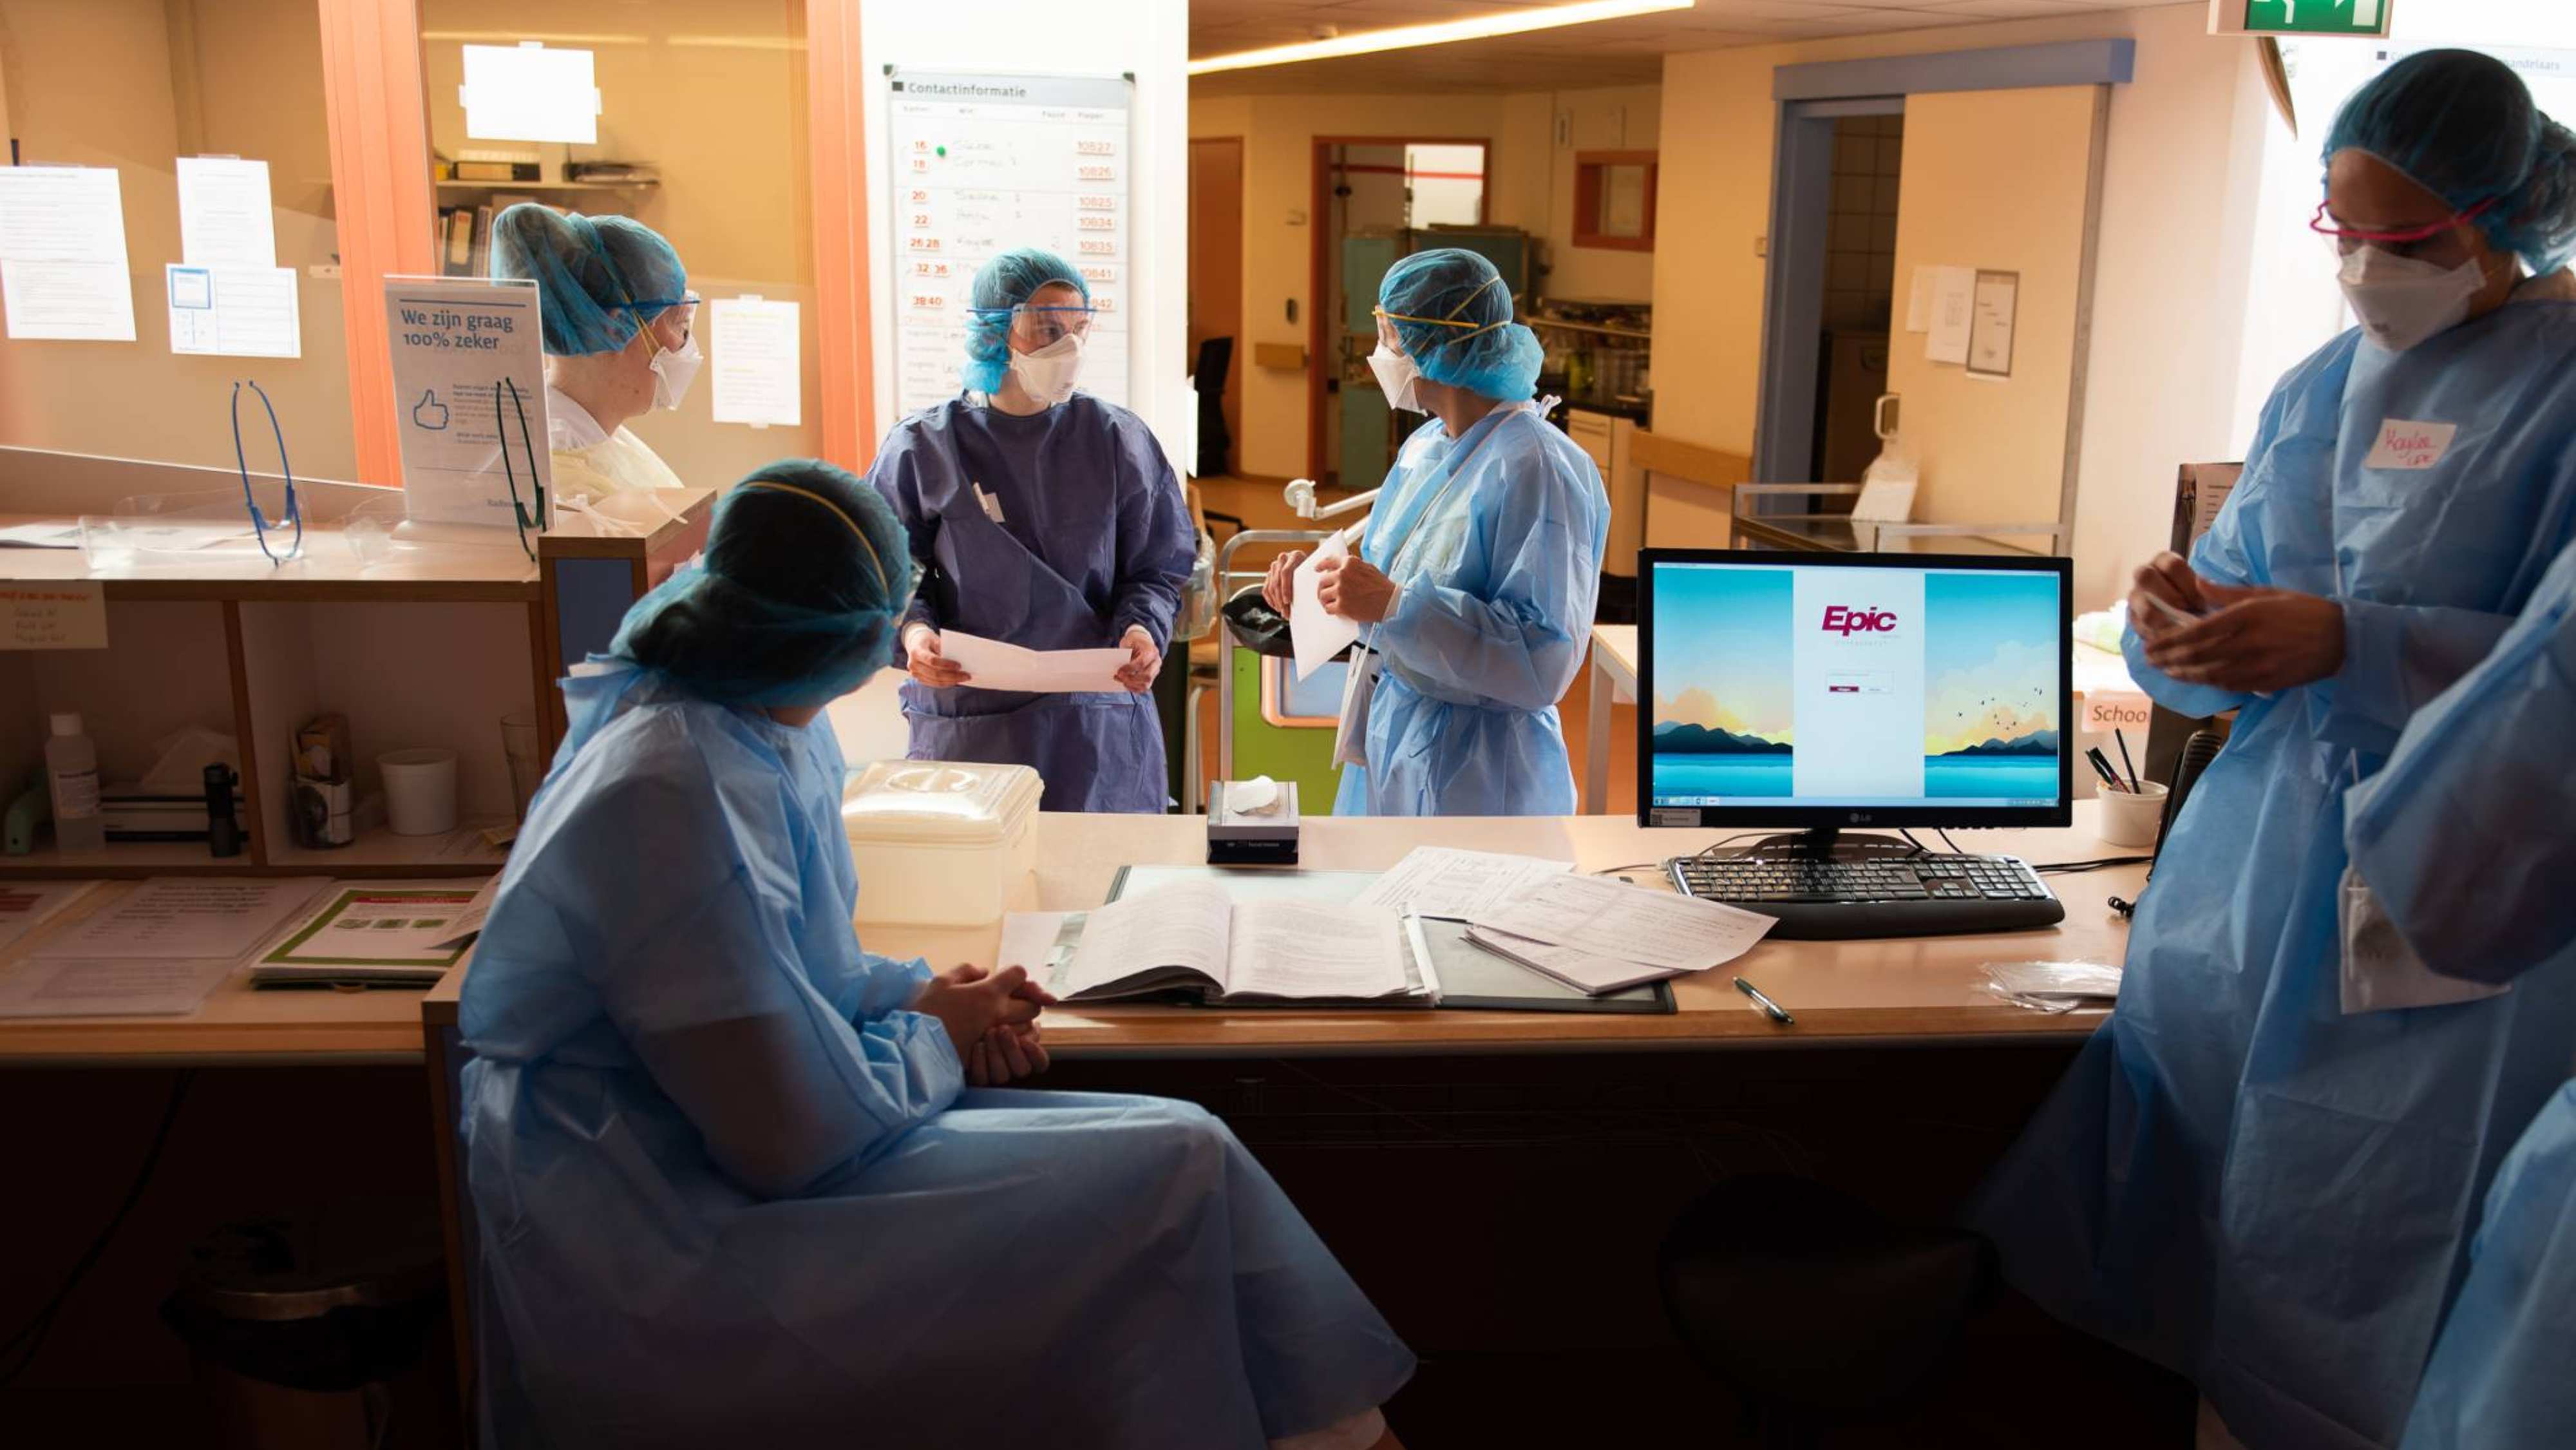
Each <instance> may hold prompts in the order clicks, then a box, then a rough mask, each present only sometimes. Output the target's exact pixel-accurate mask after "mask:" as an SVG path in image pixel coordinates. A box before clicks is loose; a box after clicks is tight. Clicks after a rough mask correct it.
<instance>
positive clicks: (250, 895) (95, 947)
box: [36, 876, 331, 962]
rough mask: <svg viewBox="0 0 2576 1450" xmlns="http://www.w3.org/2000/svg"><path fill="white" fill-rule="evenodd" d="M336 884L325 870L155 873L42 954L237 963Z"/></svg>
mask: <svg viewBox="0 0 2576 1450" xmlns="http://www.w3.org/2000/svg"><path fill="white" fill-rule="evenodd" d="M330 884H331V882H330V878H328V877H324V876H292V877H286V878H283V879H269V880H238V881H236V880H226V879H223V878H220V877H208V876H161V877H155V878H154V879H152V880H150V881H146V882H144V883H143V884H142V885H140V886H138V887H136V888H134V890H132V891H131V892H128V893H127V894H126V896H125V897H124V899H122V900H120V901H116V902H113V903H111V904H109V905H108V906H106V907H103V908H101V909H100V910H99V911H97V912H96V913H94V914H93V915H91V916H90V917H89V918H88V919H87V920H85V921H83V922H81V924H80V925H79V926H77V927H75V928H74V929H72V930H70V931H67V932H64V933H62V934H61V935H59V936H57V937H55V938H53V939H52V940H50V941H47V942H46V943H44V944H43V945H42V946H40V947H38V948H37V951H36V954H37V955H38V956H40V957H45V958H49V959H50V958H58V957H84V958H113V959H142V958H150V959H153V960H165V959H166V960H172V961H177V960H195V959H204V958H211V957H221V958H223V959H224V960H225V961H228V962H229V961H232V960H235V959H237V958H239V957H241V956H242V955H244V954H245V953H247V952H249V951H250V949H251V948H253V947H255V946H258V945H259V944H260V942H261V940H262V939H264V938H265V937H267V935H268V934H269V933H270V932H272V931H274V930H276V929H277V927H278V925H279V924H280V923H282V922H284V921H285V920H286V919H287V918H288V917H289V916H291V915H293V914H294V913H295V911H296V909H297V908H299V907H301V906H303V905H304V904H305V903H306V902H308V901H311V900H312V899H313V897H314V895H315V893H317V892H319V891H321V890H322V888H324V887H326V886H328V885H330Z"/></svg>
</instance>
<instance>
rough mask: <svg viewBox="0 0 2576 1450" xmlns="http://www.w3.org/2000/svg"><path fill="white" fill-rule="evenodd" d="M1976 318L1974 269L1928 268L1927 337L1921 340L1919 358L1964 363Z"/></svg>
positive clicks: (1939, 361) (1975, 277)
mask: <svg viewBox="0 0 2576 1450" xmlns="http://www.w3.org/2000/svg"><path fill="white" fill-rule="evenodd" d="M1976 319H1977V269H1976V268H1974V267H1935V268H1933V269H1932V326H1931V328H1930V332H1931V336H1929V337H1926V338H1925V339H1924V340H1923V357H1924V360H1925V361H1927V362H1936V363H1964V362H1966V361H1967V360H1968V333H1969V332H1970V331H1971V330H1972V329H1973V328H1974V327H1975V325H1976Z"/></svg>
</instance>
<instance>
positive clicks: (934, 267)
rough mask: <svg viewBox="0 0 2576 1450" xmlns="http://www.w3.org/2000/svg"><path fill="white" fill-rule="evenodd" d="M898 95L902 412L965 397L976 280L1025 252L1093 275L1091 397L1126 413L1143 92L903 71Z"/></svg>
mask: <svg viewBox="0 0 2576 1450" xmlns="http://www.w3.org/2000/svg"><path fill="white" fill-rule="evenodd" d="M891 85H892V89H891V91H890V93H889V94H888V96H887V98H886V113H887V119H888V121H889V123H890V124H889V127H888V131H889V135H890V138H891V141H890V145H891V156H892V159H893V163H894V164H893V165H892V167H890V168H889V169H890V171H891V172H892V180H893V196H892V198H891V202H892V207H893V210H892V212H891V213H890V215H891V216H892V218H893V227H892V240H893V245H892V247H891V248H890V249H889V251H890V252H891V257H890V264H891V265H892V266H893V267H894V268H895V269H896V274H895V287H894V289H893V294H894V299H895V307H896V316H895V406H896V408H897V410H898V411H900V412H904V413H910V412H912V411H913V410H915V409H917V408H926V407H929V406H931V405H933V404H935V403H941V402H945V401H946V400H948V399H950V398H953V397H955V396H956V395H957V391H958V388H959V387H960V386H961V384H960V382H959V380H958V369H959V368H960V367H961V366H963V365H964V363H965V361H966V331H967V324H968V323H969V322H970V321H971V320H972V319H971V318H970V317H969V315H968V303H969V301H970V298H971V294H972V291H973V284H974V280H975V271H976V269H977V268H979V267H981V266H983V265H984V263H985V262H986V261H988V260H990V259H991V258H992V257H993V256H994V255H995V254H996V253H1000V252H1007V251H1009V250H1011V249H1012V248H1014V247H1044V248H1046V249H1047V250H1048V251H1051V252H1054V253H1055V254H1057V255H1058V256H1061V257H1063V258H1064V259H1065V260H1066V261H1068V262H1071V263H1073V264H1074V265H1075V266H1077V267H1079V268H1081V270H1082V276H1083V280H1084V282H1085V283H1087V284H1088V285H1089V286H1090V288H1091V305H1092V307H1093V308H1094V309H1095V315H1094V316H1093V318H1092V324H1091V339H1090V342H1089V343H1088V344H1087V345H1086V346H1085V348H1084V349H1083V359H1082V380H1081V387H1082V389H1083V391H1085V392H1088V393H1091V394H1093V395H1094V396H1096V397H1100V398H1104V399H1107V400H1108V401H1110V402H1112V403H1117V404H1120V405H1121V406H1124V405H1126V403H1127V401H1128V377H1127V315H1126V307H1127V277H1128V267H1129V264H1130V260H1131V257H1130V252H1129V239H1130V234H1129V231H1128V205H1127V201H1128V167H1129V164H1130V159H1131V156H1132V154H1133V150H1134V146H1133V142H1132V140H1131V138H1130V137H1129V135H1128V108H1129V104H1130V99H1129V91H1130V86H1129V83H1128V82H1127V81H1125V80H1122V79H1118V78H1115V77H1095V76H1033V75H1019V76H1012V75H995V76H974V75H958V74H951V73H946V72H942V73H937V74H928V73H922V72H915V71H907V70H903V69H901V68H897V69H896V70H895V71H894V73H893V76H892V80H891Z"/></svg>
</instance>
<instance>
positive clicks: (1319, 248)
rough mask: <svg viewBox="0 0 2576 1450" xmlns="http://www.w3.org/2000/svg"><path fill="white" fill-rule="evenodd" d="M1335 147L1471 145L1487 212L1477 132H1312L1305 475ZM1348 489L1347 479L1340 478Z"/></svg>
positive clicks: (1320, 455) (1326, 336) (1315, 433)
mask: <svg viewBox="0 0 2576 1450" xmlns="http://www.w3.org/2000/svg"><path fill="white" fill-rule="evenodd" d="M1336 146H1476V147H1481V148H1483V150H1484V153H1485V184H1484V185H1483V186H1482V187H1481V188H1479V189H1478V191H1477V194H1476V221H1477V224H1478V225H1480V226H1481V225H1483V224H1484V223H1485V221H1486V220H1487V219H1488V218H1490V217H1491V216H1492V215H1493V205H1494V143H1493V142H1492V141H1491V140H1489V139H1487V138H1485V137H1482V136H1317V137H1315V138H1313V146H1312V149H1311V150H1309V152H1308V153H1307V156H1308V161H1307V184H1308V207H1307V212H1306V217H1307V222H1306V231H1307V249H1306V476H1307V477H1308V478H1314V479H1320V478H1322V477H1323V476H1324V367H1325V344H1326V343H1328V342H1330V341H1331V340H1332V330H1331V329H1330V328H1328V327H1327V326H1326V325H1325V321H1324V319H1325V316H1326V313H1327V310H1328V309H1327V308H1326V305H1325V304H1326V303H1328V302H1330V301H1331V300H1332V299H1330V298H1328V297H1326V296H1325V295H1324V288H1325V285H1326V277H1327V274H1328V273H1329V272H1330V271H1331V267H1330V265H1329V263H1330V259H1329V257H1328V255H1327V253H1326V252H1325V248H1326V247H1327V246H1329V245H1331V240H1330V239H1328V238H1326V237H1325V235H1324V219H1325V217H1327V216H1328V215H1330V214H1331V212H1332V203H1333V188H1332V182H1331V173H1332V167H1331V157H1330V155H1329V154H1328V153H1329V152H1330V151H1331V150H1332V148H1333V147H1336ZM1343 486H1344V487H1349V486H1350V481H1349V480H1348V479H1345V480H1343Z"/></svg>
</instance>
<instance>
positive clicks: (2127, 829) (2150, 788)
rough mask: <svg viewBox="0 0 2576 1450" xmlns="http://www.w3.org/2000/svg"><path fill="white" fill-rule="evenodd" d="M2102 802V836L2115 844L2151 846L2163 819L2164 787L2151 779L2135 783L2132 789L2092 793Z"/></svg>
mask: <svg viewBox="0 0 2576 1450" xmlns="http://www.w3.org/2000/svg"><path fill="white" fill-rule="evenodd" d="M2093 799H2095V800H2097V801H2099V802H2101V803H2102V839H2103V840H2105V841H2108V842H2110V843H2111V844H2112V845H2114V846H2152V845H2154V844H2155V843H2156V827H2157V825H2158V824H2160V823H2161V822H2162V821H2163V819H2164V814H2165V788H2164V787H2163V786H2160V785H2158V784H2156V783H2155V782H2154V781H2152V780H2142V781H2139V782H2138V788H2137V790H2135V791H2125V790H2112V789H2110V788H2108V787H2105V788H2103V789H2101V790H2098V791H2095V792H2094V793H2093Z"/></svg>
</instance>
